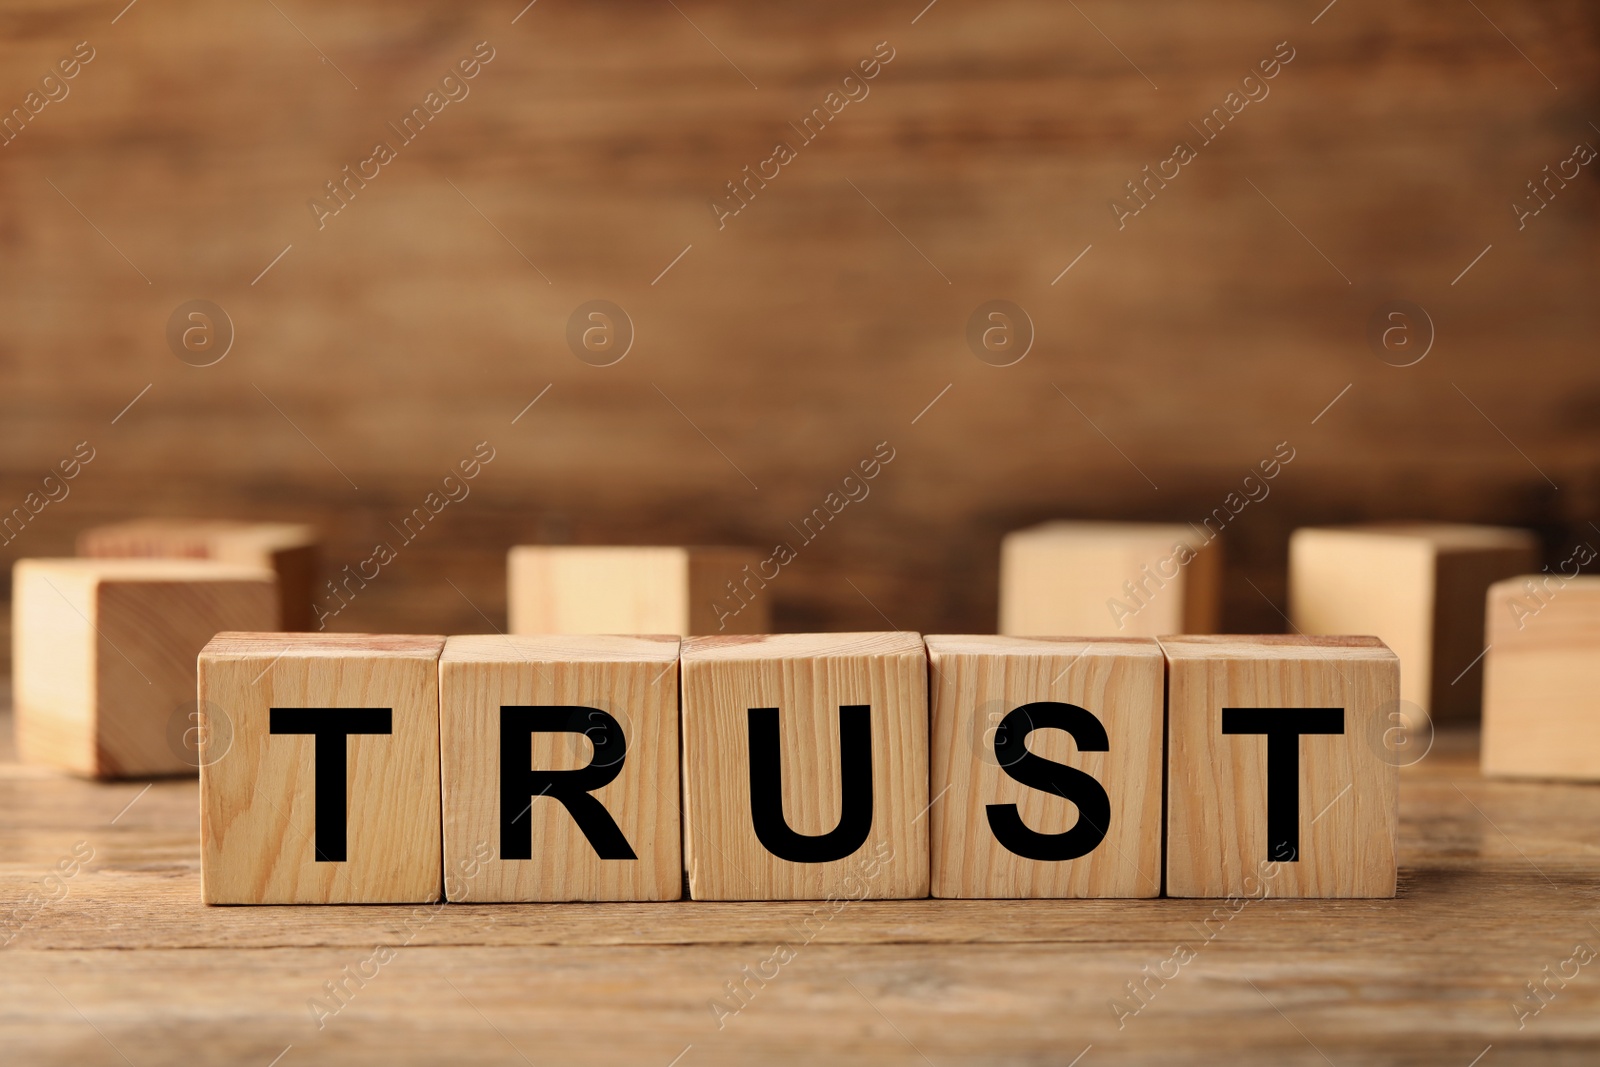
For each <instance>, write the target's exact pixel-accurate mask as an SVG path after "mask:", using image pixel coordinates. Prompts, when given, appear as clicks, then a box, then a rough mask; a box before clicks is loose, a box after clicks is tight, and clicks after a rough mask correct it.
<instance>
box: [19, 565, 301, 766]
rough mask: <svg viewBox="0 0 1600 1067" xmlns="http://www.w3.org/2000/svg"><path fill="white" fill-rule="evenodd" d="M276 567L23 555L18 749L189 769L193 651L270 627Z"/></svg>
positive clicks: (67, 758) (64, 761)
mask: <svg viewBox="0 0 1600 1067" xmlns="http://www.w3.org/2000/svg"><path fill="white" fill-rule="evenodd" d="M277 600H278V592H277V583H276V582H275V580H274V579H273V576H272V572H271V571H268V570H266V569H264V568H260V567H246V566H239V565H234V564H228V563H213V562H209V561H204V560H165V559H25V560H19V561H18V562H17V565H16V569H15V571H14V577H13V581H12V598H11V608H12V620H13V621H12V629H11V638H12V648H13V653H12V669H13V670H14V671H15V677H16V686H15V690H14V692H15V696H16V729H17V747H18V749H19V750H20V754H21V756H22V758H23V759H24V760H26V761H27V762H30V763H43V764H48V765H50V766H53V767H60V768H62V769H64V770H68V771H72V772H74V773H77V774H84V775H92V776H94V777H96V778H128V777H140V776H147V775H157V774H193V773H194V769H195V766H196V764H197V762H198V758H197V756H196V754H195V751H194V748H193V745H192V744H191V741H192V739H193V731H194V729H195V727H196V726H197V724H198V722H197V709H196V707H195V656H196V655H197V654H198V653H199V651H200V649H201V648H202V647H204V645H205V643H206V642H207V641H209V640H211V637H212V635H214V634H215V633H216V632H217V631H218V630H233V629H238V628H240V627H252V628H254V627H261V628H269V627H272V626H275V625H277V621H276V620H277V617H278V605H277Z"/></svg>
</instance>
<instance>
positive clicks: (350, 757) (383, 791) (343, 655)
mask: <svg viewBox="0 0 1600 1067" xmlns="http://www.w3.org/2000/svg"><path fill="white" fill-rule="evenodd" d="M443 648H444V638H443V637H422V636H413V635H394V636H384V635H374V634H303V633H222V634H218V635H217V636H216V637H214V638H212V640H211V642H210V643H209V644H207V645H206V647H205V649H204V650H203V651H202V652H201V653H200V699H201V702H202V703H203V705H204V706H205V707H206V708H207V709H208V710H209V713H210V715H211V717H212V719H213V723H212V725H211V727H210V728H209V729H208V730H207V731H206V734H205V738H204V740H203V741H202V744H201V747H200V756H201V762H200V846H201V848H200V856H201V895H202V898H203V899H204V900H205V902H206V903H207V904H378V903H391V904H415V903H425V902H428V901H433V900H438V899H439V891H440V881H441V858H440V821H439V653H440V652H441V651H442V650H443ZM224 724H225V726H224Z"/></svg>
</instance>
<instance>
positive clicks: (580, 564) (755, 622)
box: [506, 545, 771, 636]
mask: <svg viewBox="0 0 1600 1067" xmlns="http://www.w3.org/2000/svg"><path fill="white" fill-rule="evenodd" d="M762 558H763V557H762V555H761V554H760V553H759V552H755V551H753V550H751V549H743V548H687V547H659V548H657V547H645V546H639V547H631V546H629V547H624V546H601V547H573V546H541V545H518V546H516V547H514V548H512V549H511V551H510V552H509V553H508V555H507V560H506V583H507V592H506V603H507V616H508V620H509V623H508V626H507V629H508V630H510V632H511V633H514V634H643V633H667V634H678V635H679V636H687V635H689V634H714V633H732V634H753V633H764V632H766V631H767V630H769V629H771V626H770V623H769V619H768V607H769V600H768V598H766V597H763V596H762V595H761V589H762V588H763V587H764V586H765V585H766V582H765V581H763V580H762V579H761V577H760V575H759V574H758V573H755V572H756V570H757V568H758V566H759V564H760V563H761V561H762ZM735 588H737V589H738V590H739V592H738V593H737V595H736V594H735V593H734V592H733V590H734V589H735ZM745 598H748V601H747V600H746V599H745ZM719 606H720V607H721V608H722V610H721V611H718V610H717V608H718V607H719Z"/></svg>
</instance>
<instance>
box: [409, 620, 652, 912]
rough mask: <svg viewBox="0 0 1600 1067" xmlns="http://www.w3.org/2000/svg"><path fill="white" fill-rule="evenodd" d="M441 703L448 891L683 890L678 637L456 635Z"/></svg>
mask: <svg viewBox="0 0 1600 1067" xmlns="http://www.w3.org/2000/svg"><path fill="white" fill-rule="evenodd" d="M439 713H440V732H441V740H442V745H441V750H442V753H443V773H444V777H443V787H444V863H445V891H446V894H447V895H448V898H449V899H450V900H452V901H522V900H552V901H553V900H677V899H679V898H680V897H682V895H683V865H682V855H683V854H682V848H681V844H680V840H679V835H678V807H679V794H678V638H677V637H675V636H674V637H618V636H583V635H567V636H552V635H546V636H531V635H530V636H522V635H512V636H506V635H502V634H494V635H486V636H472V637H452V638H450V639H449V640H448V641H446V643H445V649H444V655H443V656H442V657H441V658H440V661H439Z"/></svg>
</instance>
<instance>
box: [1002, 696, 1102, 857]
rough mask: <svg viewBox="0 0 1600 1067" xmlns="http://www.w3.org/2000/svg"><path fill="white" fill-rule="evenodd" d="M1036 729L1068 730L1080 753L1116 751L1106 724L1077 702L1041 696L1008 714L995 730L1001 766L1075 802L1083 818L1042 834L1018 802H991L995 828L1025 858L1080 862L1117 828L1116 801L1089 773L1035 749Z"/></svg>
mask: <svg viewBox="0 0 1600 1067" xmlns="http://www.w3.org/2000/svg"><path fill="white" fill-rule="evenodd" d="M1035 730H1065V731H1066V732H1067V733H1068V734H1071V735H1072V740H1073V741H1075V742H1076V743H1077V745H1078V751H1079V752H1109V751H1111V742H1110V741H1109V739H1107V737H1106V728H1105V726H1103V725H1102V724H1101V722H1100V720H1099V719H1097V718H1095V716H1094V714H1093V713H1092V712H1089V711H1087V710H1085V709H1083V708H1080V707H1078V705H1076V704H1062V703H1058V702H1057V701H1054V700H1041V701H1037V702H1035V703H1032V704H1024V705H1022V706H1021V707H1019V708H1015V709H1013V710H1012V711H1010V712H1008V713H1007V714H1006V717H1005V718H1004V719H1001V720H1000V726H999V728H998V729H996V730H995V732H994V755H995V759H996V760H998V761H999V763H1000V769H1001V770H1003V771H1005V772H1006V773H1007V774H1009V775H1010V776H1011V777H1013V778H1015V779H1016V780H1017V781H1019V782H1021V783H1022V784H1023V785H1026V786H1031V787H1032V788H1034V789H1042V790H1044V791H1045V792H1049V793H1055V794H1056V795H1057V796H1059V797H1061V798H1063V799H1065V800H1070V801H1072V803H1074V804H1076V805H1077V806H1078V821H1077V822H1076V823H1074V824H1073V825H1072V829H1070V830H1064V831H1062V832H1061V833H1059V834H1042V833H1039V832H1038V831H1037V830H1030V829H1029V828H1028V827H1027V826H1026V825H1024V824H1023V821H1022V816H1021V815H1018V814H1017V806H1016V805H1015V804H989V805H987V806H986V807H985V809H984V810H985V811H986V812H988V815H989V829H990V830H992V831H993V832H994V836H995V839H996V840H997V841H999V842H1000V844H1002V845H1004V846H1005V848H1006V849H1007V850H1008V851H1011V852H1014V853H1016V854H1017V855H1019V856H1021V857H1022V858H1023V859H1030V860H1044V861H1059V860H1075V859H1077V858H1078V857H1079V856H1086V855H1088V854H1089V853H1090V852H1093V851H1094V850H1095V849H1096V848H1098V847H1099V846H1100V842H1102V841H1104V840H1105V838H1106V831H1107V830H1109V829H1110V827H1111V800H1110V798H1108V797H1107V796H1106V791H1105V788H1104V787H1103V786H1101V784H1100V783H1099V782H1097V781H1095V780H1094V778H1093V776H1091V775H1089V774H1088V773H1086V772H1084V771H1080V770H1078V769H1077V768H1076V767H1068V766H1065V765H1064V764H1060V763H1057V762H1055V761H1054V760H1047V759H1045V758H1044V757H1043V756H1035V755H1034V754H1033V753H1032V752H1029V751H1028V743H1027V742H1028V735H1029V734H1030V733H1032V732H1033V731H1035Z"/></svg>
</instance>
